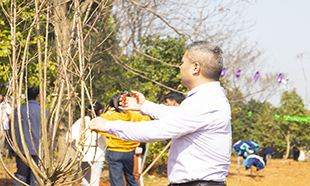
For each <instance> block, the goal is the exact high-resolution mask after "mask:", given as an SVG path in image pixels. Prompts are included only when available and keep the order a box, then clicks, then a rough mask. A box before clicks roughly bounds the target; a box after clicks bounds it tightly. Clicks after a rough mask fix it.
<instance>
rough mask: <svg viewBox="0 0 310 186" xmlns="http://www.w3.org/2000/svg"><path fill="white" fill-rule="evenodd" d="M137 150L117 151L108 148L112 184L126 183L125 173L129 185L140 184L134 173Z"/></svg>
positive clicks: (136, 185)
mask: <svg viewBox="0 0 310 186" xmlns="http://www.w3.org/2000/svg"><path fill="white" fill-rule="evenodd" d="M134 154H135V151H131V152H116V151H110V150H108V153H107V159H108V163H109V176H110V184H111V186H122V185H124V180H123V173H124V176H125V179H126V183H127V185H128V186H139V185H138V183H137V182H136V180H135V177H134V175H133V164H134Z"/></svg>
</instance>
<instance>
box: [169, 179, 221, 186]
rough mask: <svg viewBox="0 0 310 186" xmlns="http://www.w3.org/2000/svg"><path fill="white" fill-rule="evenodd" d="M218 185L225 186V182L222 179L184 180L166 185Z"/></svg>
mask: <svg viewBox="0 0 310 186" xmlns="http://www.w3.org/2000/svg"><path fill="white" fill-rule="evenodd" d="M212 185H213V186H219V185H223V186H225V185H226V184H225V182H223V181H204V180H201V181H191V182H185V183H170V184H169V185H168V186H212Z"/></svg>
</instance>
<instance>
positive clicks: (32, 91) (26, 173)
mask: <svg viewBox="0 0 310 186" xmlns="http://www.w3.org/2000/svg"><path fill="white" fill-rule="evenodd" d="M27 98H28V102H27V103H25V104H23V105H22V106H21V122H22V129H23V131H22V132H23V134H24V139H25V142H26V145H27V148H28V150H29V153H30V154H31V156H32V159H33V160H34V161H35V162H36V164H37V165H38V153H39V141H40V132H41V108H40V93H39V87H32V88H28V89H27ZM48 112H49V111H48V110H46V115H48ZM14 114H15V115H14V116H15V118H14V129H15V135H16V141H17V144H18V148H19V149H20V150H21V152H22V154H23V155H24V156H25V150H24V148H23V146H22V139H21V136H20V131H19V125H18V115H17V109H15V113H14ZM30 131H31V134H30ZM10 151H11V154H12V153H13V154H14V155H16V154H15V152H12V151H13V150H12V149H10ZM16 166H17V171H16V172H15V176H16V178H18V179H19V180H21V181H23V182H25V183H27V184H29V185H31V186H34V185H38V184H37V179H36V178H35V176H34V174H33V172H32V171H31V169H30V168H29V167H28V166H27V164H25V163H24V162H23V161H22V160H21V158H20V157H19V156H16ZM13 185H14V186H18V185H20V184H19V183H18V182H16V181H15V182H14V184H13Z"/></svg>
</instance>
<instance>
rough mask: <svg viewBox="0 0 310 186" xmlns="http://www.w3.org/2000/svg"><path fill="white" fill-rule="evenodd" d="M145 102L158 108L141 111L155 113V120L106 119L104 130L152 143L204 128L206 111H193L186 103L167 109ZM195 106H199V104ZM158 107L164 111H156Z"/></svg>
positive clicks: (123, 138)
mask: <svg viewBox="0 0 310 186" xmlns="http://www.w3.org/2000/svg"><path fill="white" fill-rule="evenodd" d="M146 104H147V105H146V106H147V107H152V105H154V106H155V107H156V105H157V106H158V108H153V109H150V110H149V109H146V108H143V113H145V114H150V116H151V117H153V116H154V117H155V115H156V118H157V120H152V121H141V122H130V123H128V122H127V123H126V122H124V121H108V122H107V123H106V126H105V129H106V132H108V133H110V134H112V135H115V136H117V137H119V138H121V139H122V140H131V141H140V142H148V143H152V142H155V141H162V140H167V139H177V138H179V137H181V136H183V135H186V134H188V133H193V132H195V131H197V130H205V129H206V128H205V126H206V117H208V114H207V113H205V114H201V113H199V112H195V111H194V110H192V109H190V108H191V107H187V106H186V105H182V106H179V107H176V108H178V109H169V107H161V106H160V105H158V104H152V103H151V102H149V103H146ZM193 104H196V103H193ZM144 106H145V105H144ZM197 106H198V107H199V105H197ZM159 108H162V109H163V110H164V112H162V111H158V110H157V109H159ZM167 108H168V109H167ZM172 108H173V107H172ZM146 110H147V112H146ZM153 113H154V114H153Z"/></svg>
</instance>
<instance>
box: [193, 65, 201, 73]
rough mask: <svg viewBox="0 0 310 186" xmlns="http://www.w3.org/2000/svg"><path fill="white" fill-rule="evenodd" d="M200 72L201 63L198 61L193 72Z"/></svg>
mask: <svg viewBox="0 0 310 186" xmlns="http://www.w3.org/2000/svg"><path fill="white" fill-rule="evenodd" d="M199 72H200V64H199V63H198V62H195V63H194V66H193V74H198V73H199Z"/></svg>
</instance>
